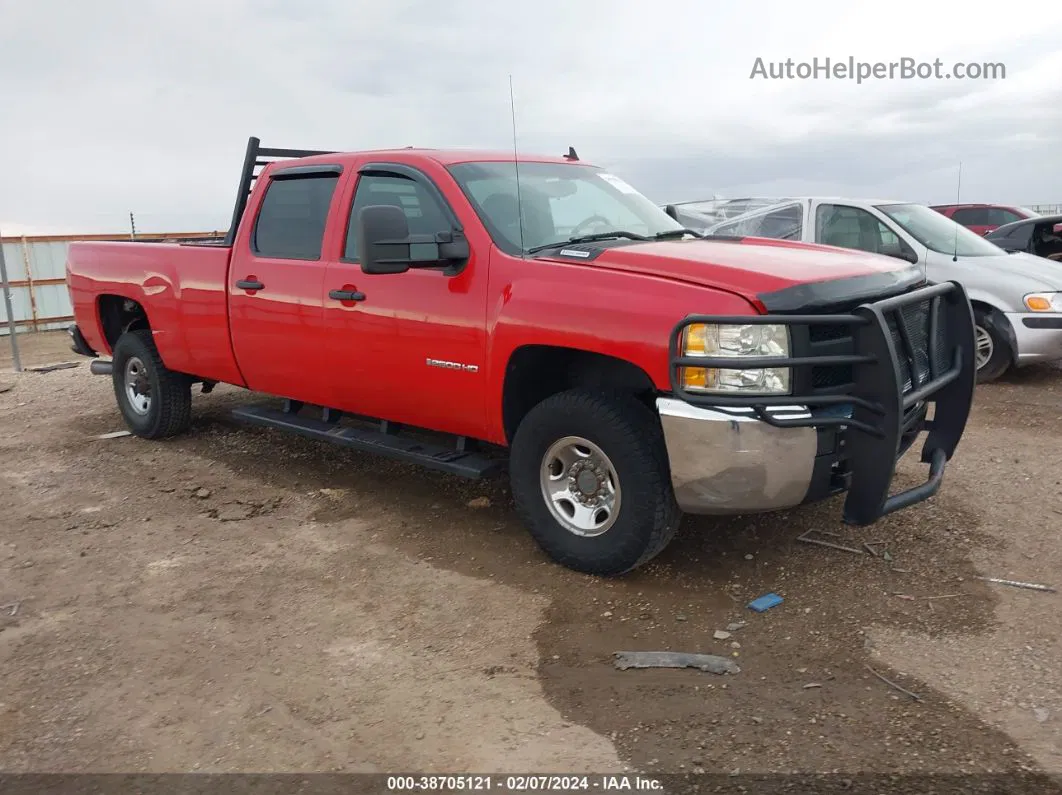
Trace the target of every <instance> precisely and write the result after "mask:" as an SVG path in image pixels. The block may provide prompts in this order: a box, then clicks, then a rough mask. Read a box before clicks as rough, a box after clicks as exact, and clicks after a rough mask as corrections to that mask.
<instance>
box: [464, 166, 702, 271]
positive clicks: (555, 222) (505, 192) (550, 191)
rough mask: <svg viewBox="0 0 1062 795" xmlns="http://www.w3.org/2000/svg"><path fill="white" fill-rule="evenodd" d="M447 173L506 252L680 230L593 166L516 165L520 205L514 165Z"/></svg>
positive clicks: (632, 191) (628, 188) (635, 193)
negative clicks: (607, 236)
mask: <svg viewBox="0 0 1062 795" xmlns="http://www.w3.org/2000/svg"><path fill="white" fill-rule="evenodd" d="M449 171H450V173H451V174H452V175H453V177H454V179H456V180H457V183H458V184H459V185H460V186H461V190H463V191H464V193H465V195H466V196H467V197H468V199H469V201H470V202H471V203H472V205H473V207H474V208H475V210H476V212H477V213H478V214H479V217H480V218H481V219H482V220H483V223H484V225H485V226H486V227H487V230H488V231H489V232H490V235H491V237H492V238H493V239H494V242H495V243H496V244H497V245H498V247H499V248H501V249H503V250H504V251H507V252H509V253H510V254H519V253H527V252H528V251H529V250H531V249H535V248H540V247H543V246H549V245H551V244H557V245H562V244H563V243H565V242H568V241H569V240H570V239H571V238H573V237H582V236H586V235H598V234H604V233H608V232H614V231H619V232H624V233H627V234H629V235H630V236H631V237H632V238H634V237H635V236H637V237H644V238H651V237H653V236H655V235H659V234H662V233H667V232H678V231H680V230H681V229H682V225H681V224H679V223H678V222H677V221H676V220H675V219H673V218H672V217H671V216H669V215H668V214H667V213H665V212H664V211H663V210H662V209H661V208H659V207H657V206H656V205H655V204H653V203H652V202H651V201H649V199H647V198H646V197H645V196H643V195H642V194H640V193H639V192H638V191H636V190H635V189H634V188H632V187H631V186H630V185H628V184H627V183H626V182H624V181H623V180H621V179H620V178H619V177H616V176H614V175H612V174H609V173H608V172H607V171H602V170H601V169H600V168H597V167H595V166H587V165H579V164H574V163H573V164H568V163H534V162H527V163H523V162H521V163H520V181H519V185H520V196H519V202H518V201H517V191H516V187H517V180H516V168H515V166H514V164H513V163H508V162H497V163H488V162H475V163H459V164H457V165H454V166H450V168H449ZM518 208H519V209H521V210H522V212H520V211H519V210H518ZM521 216H522V220H523V223H522V224H521V223H520V222H519V221H518V219H519V218H520V217H521ZM635 239H636V238H635Z"/></svg>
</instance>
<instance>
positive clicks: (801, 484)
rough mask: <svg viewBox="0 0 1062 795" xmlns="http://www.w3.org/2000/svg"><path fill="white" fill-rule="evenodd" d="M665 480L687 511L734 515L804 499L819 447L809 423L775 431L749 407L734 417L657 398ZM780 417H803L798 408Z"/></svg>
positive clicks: (781, 505)
mask: <svg viewBox="0 0 1062 795" xmlns="http://www.w3.org/2000/svg"><path fill="white" fill-rule="evenodd" d="M656 408H657V411H658V412H659V413H660V421H661V424H662V425H663V426H664V440H665V442H666V443H667V453H668V458H669V459H670V461H671V483H672V485H673V487H674V490H675V499H676V500H677V501H678V504H679V507H680V508H682V510H684V511H686V512H687V513H700V514H735V513H755V512H757V511H770V510H775V509H778V508H788V507H789V506H792V505H797V504H798V503H801V502H803V501H804V497H805V495H806V494H807V492H808V487H809V486H810V485H811V480H812V473H813V471H814V464H815V457H816V453H817V449H818V439H817V433H816V431H815V429H814V428H776V427H774V426H772V425H768V424H767V423H765V422H761V421H760V420H759V419H758V418H757V417H756V415H755V414H754V413H753V411H752V410H751V409H749V410H747V411H746V412H741V413H738V412H735V413H733V414H729V413H723V412H721V411H715V410H713V409H708V408H698V407H697V406H691V405H690V404H689V403H686V402H684V401H681V400H676V399H675V398H658V399H657V401H656ZM776 416H779V417H806V416H809V414H808V412H807V410H806V409H801V408H800V407H796V408H795V409H794V410H793V411H789V412H786V411H785V409H782V410H780V411H779V412H777V413H776Z"/></svg>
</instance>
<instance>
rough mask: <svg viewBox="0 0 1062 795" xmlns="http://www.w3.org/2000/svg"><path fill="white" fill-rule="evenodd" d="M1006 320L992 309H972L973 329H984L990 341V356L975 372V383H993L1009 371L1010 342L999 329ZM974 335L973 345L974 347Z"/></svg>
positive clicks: (1010, 359) (1010, 358)
mask: <svg viewBox="0 0 1062 795" xmlns="http://www.w3.org/2000/svg"><path fill="white" fill-rule="evenodd" d="M1005 322H1006V320H1005V319H1003V318H1002V317H1000V316H999V312H997V311H996V310H994V309H989V310H985V309H981V308H980V307H976V308H974V327H975V329H984V331H985V332H986V333H987V334H988V336H989V338H990V339H991V340H992V355H991V356H990V357H989V359H988V361H987V362H986V363H985V364H984V365H983V366H982V367H979V368H978V370H977V383H979V384H987V383H990V382H991V381H995V380H996V379H997V378H999V377H1000V376H1001V375H1003V374H1004V373H1005V372H1007V370H1009V369H1010V365H1011V361H1012V357H1011V351H1010V342H1009V340H1008V339H1007V335H1006V334H1005V333H1004V332H1003V330H1002V329H1001V328H1000V324H1001V323H1005ZM976 344H977V342H976V335H975V341H974V345H976Z"/></svg>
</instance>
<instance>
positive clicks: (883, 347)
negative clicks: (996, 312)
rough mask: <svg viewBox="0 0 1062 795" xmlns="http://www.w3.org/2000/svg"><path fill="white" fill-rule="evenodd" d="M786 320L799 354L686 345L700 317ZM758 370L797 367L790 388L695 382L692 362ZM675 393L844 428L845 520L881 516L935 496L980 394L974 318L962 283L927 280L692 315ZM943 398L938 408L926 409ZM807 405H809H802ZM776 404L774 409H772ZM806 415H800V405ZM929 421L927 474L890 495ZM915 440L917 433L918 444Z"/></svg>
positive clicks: (777, 420) (676, 339)
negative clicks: (864, 295)
mask: <svg viewBox="0 0 1062 795" xmlns="http://www.w3.org/2000/svg"><path fill="white" fill-rule="evenodd" d="M701 323H704V324H730V323H732V324H755V325H784V326H787V327H788V329H789V335H790V345H791V347H790V355H789V356H784V357H781V356H757V357H744V356H743V357H728V356H684V355H682V352H683V348H682V345H683V338H684V336H685V332H686V329H687V328H689V327H690V326H691V325H694V324H701ZM686 367H695V368H716V369H725V370H752V369H760V368H769V367H788V368H791V370H790V375H791V378H790V385H791V389H790V392H789V393H788V394H785V395H731V394H712V393H704V392H699V391H694V390H689V389H686V388H685V387H684V386H683V374H682V371H683V368H686ZM670 378H671V388H672V391H673V393H674V395H675V397H677V398H680V399H682V400H684V401H686V402H687V403H689V404H691V405H693V406H699V407H702V408H708V409H712V410H715V411H719V412H722V413H734V414H741V415H742V416H747V415H748V413H749V412H751V413H752V414H753V415H754V416H756V418H758V419H759V420H762V421H763V422H765V423H767V424H769V425H773V426H775V427H779V428H800V427H811V428H817V429H821V428H835V429H839V430H842V431H844V432H845V435H846V440H845V447H846V450H847V453H846V459H847V462H848V467H849V471H850V473H851V482H850V485H849V487H848V496H847V498H846V501H845V507H844V519H845V521H846V522H848V523H850V524H857V525H864V524H870V523H872V522H874V521H876V520H877V519H879V518H881V517H882V516H884V515H885V514H888V513H892V512H893V511H896V510H899V509H901V508H905V507H907V506H909V505H911V504H913V503H915V502H919V501H921V500H924V499H926V498H928V497H931V496H932V495H933V494H935V493H936V492H937V490H938V489H939V488H940V483H941V481H942V479H943V476H944V466H945V464H946V462H947V461H948V460H950V458H951V456H952V454H953V453H954V451H955V448H956V447H957V445H958V443H959V439H960V437H961V436H962V434H963V431H964V430H965V427H966V421H967V418H968V417H969V414H970V406H971V404H972V400H973V391H974V383H975V380H976V372H975V366H974V323H973V310H972V309H971V307H970V302H969V299H968V298H967V295H966V291H965V290H964V289H963V287H962V285H960V284H959V283H958V282H953V281H949V282H941V283H938V284H930V285H928V286H925V287H920V288H918V289H915V290H911V291H909V292H905V293H902V294H900V295H895V296H892V297H889V298H885V299H882V300H880V301H874V302H868V303H863V304H860V305H859V306H857V307H855V308H854V309H853V310H852V311H850V312H846V313H843V314H820V315H816V314H799V315H797V314H780V313H773V314H764V315H735V316H722V315H689V316H687V317H685V318H683V319H682V320H681V321H680V322H679V323H678V325H676V327H675V329H674V331H673V332H672V335H671V340H670ZM931 404H935V405H934V412H933V417H932V419H928V420H927V419H925V417H926V414H927V411H928V407H929V405H931ZM796 407H799V408H800V409H801V411H799V412H794V411H793V409H794V408H796ZM772 408H773V409H774V411H772ZM794 414H797V416H794ZM921 430H927V431H928V432H929V434H928V436H927V438H926V442H925V445H924V446H923V448H922V455H921V460H922V462H923V463H927V464H929V476H928V479H927V480H926V482H924V483H922V484H920V485H918V486H915V487H914V488H911V489H908V490H906V491H903V492H900V493H899V494H895V495H892V496H890V495H889V487H890V484H891V483H892V479H893V475H894V474H895V467H896V461H897V459H898V457H899V455H900V454H901V453H902V451H903V450H905V449H906V446H904V445H903V442H904V440H905V439H906V440H909V441H913V440H912V439H911V435H912V434H915V435H916V434H917V433H918V432H919V431H921ZM909 441H908V444H909Z"/></svg>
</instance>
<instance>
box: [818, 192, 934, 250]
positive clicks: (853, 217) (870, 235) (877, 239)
mask: <svg viewBox="0 0 1062 795" xmlns="http://www.w3.org/2000/svg"><path fill="white" fill-rule="evenodd" d="M814 230H815V238H814V242H816V243H821V244H823V245H826V246H838V247H840V248H853V249H857V250H859V251H869V252H871V253H872V254H884V255H886V256H889V257H899V258H901V259H903V258H905V256H907V257H910V256H911V255H916V256H917V253H916V252H915V250H914V249H913V248H912V247H911V245H910V244H909V243H908V242H907V241H906V240H904V239H903V238H902V237H901V236H900V235H899V234H897V233H896V231H895V230H894V229H892V228H891V227H890V226H889V225H888V224H886V223H885V222H884V221H882V220H881V219H880V218H878V217H877V216H876V215H874V213H872V212H870V211H869V210H867V209H866V208H864V207H856V206H855V205H852V204H843V203H840V202H838V203H832V202H819V203H817V204H816V206H815V214H814Z"/></svg>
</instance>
